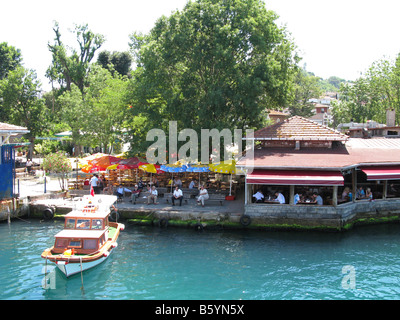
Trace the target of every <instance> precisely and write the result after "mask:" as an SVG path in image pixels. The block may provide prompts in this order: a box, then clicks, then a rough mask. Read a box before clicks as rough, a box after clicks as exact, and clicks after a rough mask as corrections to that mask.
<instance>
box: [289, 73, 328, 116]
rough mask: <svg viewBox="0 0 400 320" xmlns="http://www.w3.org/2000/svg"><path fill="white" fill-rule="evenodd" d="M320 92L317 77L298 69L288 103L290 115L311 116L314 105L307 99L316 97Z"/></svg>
mask: <svg viewBox="0 0 400 320" xmlns="http://www.w3.org/2000/svg"><path fill="white" fill-rule="evenodd" d="M322 94H323V92H322V90H321V88H320V86H319V78H318V77H316V76H314V75H311V74H310V73H308V72H307V71H305V70H304V69H299V70H298V72H297V74H296V77H295V82H294V86H293V98H292V101H291V102H290V103H289V111H290V114H291V115H292V116H295V115H296V116H302V117H306V118H308V117H311V116H312V114H313V113H312V111H313V109H314V105H313V103H311V102H309V100H310V99H312V98H317V99H318V98H319V97H320V96H321V95H322Z"/></svg>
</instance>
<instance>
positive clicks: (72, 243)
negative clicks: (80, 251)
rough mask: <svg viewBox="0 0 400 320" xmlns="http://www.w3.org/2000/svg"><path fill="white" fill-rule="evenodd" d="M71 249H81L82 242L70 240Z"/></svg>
mask: <svg viewBox="0 0 400 320" xmlns="http://www.w3.org/2000/svg"><path fill="white" fill-rule="evenodd" d="M69 247H71V248H80V247H81V240H70V242H69Z"/></svg>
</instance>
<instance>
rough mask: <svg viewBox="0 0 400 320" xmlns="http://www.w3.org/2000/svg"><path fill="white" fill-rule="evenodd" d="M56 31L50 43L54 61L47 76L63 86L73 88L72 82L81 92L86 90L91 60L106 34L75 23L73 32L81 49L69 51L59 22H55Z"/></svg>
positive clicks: (54, 29) (54, 28)
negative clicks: (96, 32)
mask: <svg viewBox="0 0 400 320" xmlns="http://www.w3.org/2000/svg"><path fill="white" fill-rule="evenodd" d="M53 31H54V33H55V39H54V44H52V45H51V44H50V43H49V44H48V48H49V50H50V52H51V53H52V57H53V61H52V64H51V66H50V67H49V68H48V69H47V72H46V76H47V77H48V78H49V79H50V80H51V81H52V82H53V81H57V82H58V83H59V84H60V86H61V87H65V88H66V89H67V90H71V84H72V83H73V84H75V85H76V86H77V87H78V88H79V90H81V92H83V91H84V87H85V85H86V79H87V75H88V72H89V66H90V62H91V61H92V59H93V57H94V55H95V52H96V51H97V50H98V49H99V48H100V47H101V45H102V44H103V43H104V41H105V40H104V36H102V35H100V34H95V33H93V32H92V31H91V30H89V27H88V25H87V24H86V25H75V29H74V30H73V33H74V34H75V35H76V40H77V42H78V44H79V51H77V50H76V49H72V52H71V54H69V53H68V50H67V48H69V47H67V46H66V45H65V44H64V43H63V42H62V41H61V33H60V28H59V25H58V23H57V22H55V23H54V27H53Z"/></svg>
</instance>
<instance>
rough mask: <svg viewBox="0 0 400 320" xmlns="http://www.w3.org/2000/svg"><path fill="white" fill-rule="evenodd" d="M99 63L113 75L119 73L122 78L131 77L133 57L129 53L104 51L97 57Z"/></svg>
mask: <svg viewBox="0 0 400 320" xmlns="http://www.w3.org/2000/svg"><path fill="white" fill-rule="evenodd" d="M97 63H99V64H100V65H101V66H102V67H103V68H105V69H108V70H109V71H110V72H111V74H113V75H114V72H115V71H117V72H118V73H119V74H120V75H121V76H129V73H130V70H131V64H132V57H131V55H130V53H129V52H118V51H114V52H113V53H111V52H110V51H102V52H100V53H99V55H98V57H97Z"/></svg>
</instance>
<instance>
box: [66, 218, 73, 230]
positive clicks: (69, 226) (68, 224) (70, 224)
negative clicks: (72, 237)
mask: <svg viewBox="0 0 400 320" xmlns="http://www.w3.org/2000/svg"><path fill="white" fill-rule="evenodd" d="M74 228H75V219H67V221H66V222H65V229H74Z"/></svg>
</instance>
